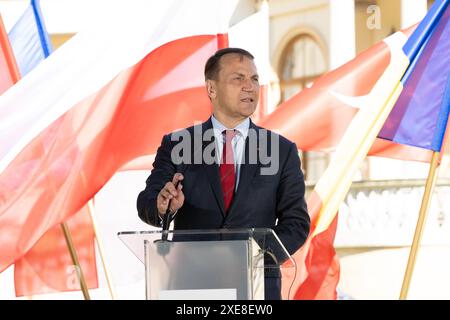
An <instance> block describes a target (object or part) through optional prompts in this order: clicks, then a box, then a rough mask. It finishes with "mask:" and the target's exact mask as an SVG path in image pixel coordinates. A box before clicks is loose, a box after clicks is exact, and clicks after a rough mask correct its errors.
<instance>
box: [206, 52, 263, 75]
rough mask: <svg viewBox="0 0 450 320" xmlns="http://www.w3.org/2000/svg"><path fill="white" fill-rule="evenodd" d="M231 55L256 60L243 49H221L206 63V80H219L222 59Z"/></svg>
mask: <svg viewBox="0 0 450 320" xmlns="http://www.w3.org/2000/svg"><path fill="white" fill-rule="evenodd" d="M229 53H236V54H238V55H240V56H241V57H247V58H250V59H252V60H254V59H255V57H254V56H253V55H252V54H251V53H250V52H248V51H247V50H244V49H241V48H225V49H220V50H218V51H216V53H215V54H214V55H212V56H211V57H210V58H209V59H208V61H206V65H205V80H217V77H218V75H219V71H220V59H221V58H222V57H223V56H224V55H226V54H229Z"/></svg>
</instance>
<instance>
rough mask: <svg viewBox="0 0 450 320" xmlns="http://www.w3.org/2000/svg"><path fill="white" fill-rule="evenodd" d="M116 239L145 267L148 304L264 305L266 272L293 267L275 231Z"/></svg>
mask: <svg viewBox="0 0 450 320" xmlns="http://www.w3.org/2000/svg"><path fill="white" fill-rule="evenodd" d="M118 236H119V238H120V239H121V240H122V241H123V242H124V243H125V245H126V246H127V247H128V248H129V249H130V250H131V251H132V252H133V253H134V254H135V255H136V257H137V258H138V259H139V260H140V261H141V262H143V263H144V265H145V283H146V298H147V299H150V300H161V299H162V300H167V299H170V300H184V299H185V300H196V299H201V300H212V299H220V300H234V299H238V300H259V299H264V274H265V272H270V270H268V269H274V268H292V267H294V261H293V260H292V257H291V256H290V255H289V253H288V252H287V250H286V248H285V247H284V246H283V244H282V243H281V241H280V240H279V239H278V237H277V235H276V234H275V232H274V231H273V230H272V229H264V228H261V229H215V230H176V231H172V230H168V231H167V230H166V231H160V230H158V231H137V232H119V233H118ZM272 271H276V270H272Z"/></svg>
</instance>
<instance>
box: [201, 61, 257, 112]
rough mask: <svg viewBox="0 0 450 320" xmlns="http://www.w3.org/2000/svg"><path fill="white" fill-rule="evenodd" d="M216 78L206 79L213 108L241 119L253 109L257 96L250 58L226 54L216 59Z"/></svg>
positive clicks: (253, 67)
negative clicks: (217, 67) (218, 59)
mask: <svg viewBox="0 0 450 320" xmlns="http://www.w3.org/2000/svg"><path fill="white" fill-rule="evenodd" d="M219 63H220V70H219V74H218V77H217V79H216V80H208V82H209V83H208V84H207V86H208V94H209V96H210V98H211V101H212V103H213V105H214V111H215V112H219V113H221V114H222V115H223V116H225V117H227V118H229V119H234V120H241V119H245V118H247V117H249V116H251V115H252V114H253V112H255V109H256V106H257V104H258V99H259V80H258V73H257V71H256V66H255V63H254V62H253V60H251V59H250V58H248V57H246V56H241V55H239V54H235V53H230V54H226V55H224V56H223V57H222V58H221V59H220V62H219Z"/></svg>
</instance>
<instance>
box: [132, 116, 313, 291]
mask: <svg viewBox="0 0 450 320" xmlns="http://www.w3.org/2000/svg"><path fill="white" fill-rule="evenodd" d="M198 126H201V128H200V127H190V128H187V129H186V130H187V131H188V132H189V134H190V135H191V137H192V139H191V155H190V156H191V158H190V161H189V163H188V164H186V163H181V164H174V161H172V158H171V152H172V149H173V148H174V146H175V145H176V144H177V143H178V141H172V138H171V137H172V135H173V134H174V133H172V134H171V135H166V136H164V137H163V139H162V143H161V146H160V147H159V149H158V151H157V154H156V158H155V162H154V163H153V170H152V173H151V175H150V176H149V178H148V179H147V182H146V188H145V190H144V191H142V192H141V193H140V194H139V196H138V200H137V208H138V213H139V217H140V218H141V219H142V220H143V221H144V222H146V223H148V224H151V225H154V226H160V222H161V221H160V220H161V219H160V218H159V216H158V210H157V207H156V198H157V196H158V193H159V192H160V190H161V189H162V188H163V186H164V185H165V184H166V183H167V182H168V181H171V180H172V178H173V175H174V174H175V173H176V172H181V173H183V174H184V180H183V181H182V184H183V192H184V195H185V201H184V204H183V206H182V207H181V208H180V209H179V210H178V213H177V214H176V215H175V219H174V230H181V229H220V228H272V229H273V230H274V231H275V233H276V234H277V236H278V237H279V239H280V240H281V242H282V243H283V244H284V246H285V247H286V249H287V251H288V252H289V253H290V254H293V253H294V252H295V251H297V250H298V249H299V248H300V247H301V246H302V244H303V243H304V242H305V240H306V237H307V236H308V233H309V226H310V219H309V215H308V212H307V207H306V202H305V198H304V195H305V183H304V177H303V173H302V171H301V169H300V159H299V156H298V151H297V147H296V145H295V144H294V143H293V142H291V141H289V140H287V139H286V138H284V137H282V136H280V135H277V138H278V142H279V143H278V148H273V146H272V144H271V142H272V139H273V136H272V135H276V134H275V133H273V132H271V131H268V130H267V131H266V130H262V128H261V127H258V126H256V125H255V124H253V122H251V121H250V129H251V130H254V132H256V133H257V134H256V137H257V139H256V140H257V148H258V149H257V150H258V151H260V153H259V154H263V155H271V156H272V161H278V170H277V172H276V173H275V174H272V175H264V174H261V173H262V171H261V169H262V168H264V167H266V168H267V167H269V166H270V165H271V164H270V163H269V164H268V163H267V161H266V160H264V159H262V158H260V157H259V156H258V157H257V159H256V160H257V161H251V160H252V158H251V156H250V155H249V153H250V152H251V151H249V149H251V146H252V145H254V144H252V143H249V137H247V140H246V143H245V151H244V156H245V159H244V162H243V163H242V164H241V169H240V179H239V184H238V189H237V191H236V193H235V194H234V197H233V201H232V203H231V206H230V208H229V210H228V212H227V213H226V214H225V210H224V200H223V195H222V190H221V185H220V176H219V167H218V165H217V164H215V163H214V164H205V163H201V164H196V163H193V161H194V160H195V159H194V158H195V157H198V156H199V154H200V156H201V155H202V154H203V152H205V148H207V147H208V146H210V147H211V145H210V144H211V143H214V138H213V136H212V139H211V140H207V139H206V140H204V139H202V136H203V133H204V132H205V131H206V130H208V129H211V128H212V122H211V119H209V120H208V121H206V122H204V123H203V124H201V125H198ZM260 132H264V133H268V134H267V135H266V143H262V141H263V140H264V139H261V138H260V135H259V133H260ZM249 135H250V133H249ZM195 138H197V139H200V141H202V142H201V143H200V144H198V143H197V144H195V143H194V139H195ZM197 141H198V140H197ZM211 149H212V150H213V148H211ZM211 149H210V150H211ZM272 149H274V150H272ZM253 151H255V150H253ZM261 152H262V153H261ZM272 152H273V154H272ZM181 155H182V154H181ZM253 159H255V158H253ZM177 162H179V161H177ZM252 162H253V163H252ZM255 162H256V163H255ZM265 288H266V299H279V298H280V292H281V281H280V273H279V272H276V273H272V274H268V273H266V281H265Z"/></svg>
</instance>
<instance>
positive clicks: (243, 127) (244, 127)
mask: <svg viewBox="0 0 450 320" xmlns="http://www.w3.org/2000/svg"><path fill="white" fill-rule="evenodd" d="M211 122H212V126H213V129H214V132H217V133H219V135H220V134H222V132H223V130H228V128H227V127H225V126H224V125H223V124H222V123H221V122H220V121H219V120H217V119H216V118H215V117H214V115H212V116H211ZM249 128H250V118H245V120H243V121H242V122H241V123H239V124H238V125H237V126H236V127H234V128H233V129H234V130H237V131H238V132H239V134H240V135H241V136H242V137H243V138H244V139H247V135H248V129H249Z"/></svg>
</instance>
